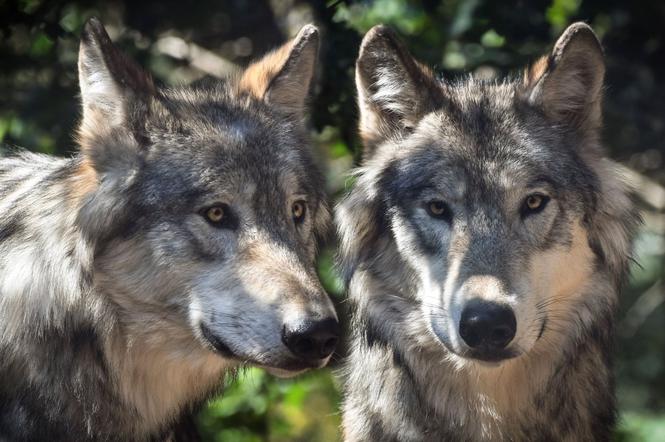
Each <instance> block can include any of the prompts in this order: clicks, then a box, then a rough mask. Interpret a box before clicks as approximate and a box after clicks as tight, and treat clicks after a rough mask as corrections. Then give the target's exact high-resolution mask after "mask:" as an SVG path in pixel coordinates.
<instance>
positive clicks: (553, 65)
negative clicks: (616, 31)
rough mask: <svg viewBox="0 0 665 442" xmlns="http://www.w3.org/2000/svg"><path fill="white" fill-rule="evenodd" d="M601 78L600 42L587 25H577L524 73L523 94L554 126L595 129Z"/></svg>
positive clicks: (598, 110) (603, 65)
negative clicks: (555, 124)
mask: <svg viewBox="0 0 665 442" xmlns="http://www.w3.org/2000/svg"><path fill="white" fill-rule="evenodd" d="M604 76H605V63H604V61H603V50H602V47H601V44H600V41H599V40H598V37H596V34H595V33H594V32H593V30H592V29H591V27H590V26H589V25H587V24H586V23H581V22H578V23H574V24H572V25H570V26H569V27H568V28H567V29H566V30H565V31H564V33H563V34H562V35H561V37H559V39H558V40H557V42H556V44H555V45H554V48H553V49H552V53H551V54H550V55H548V56H545V57H542V58H541V59H540V60H538V62H536V63H535V64H534V65H532V66H531V67H530V68H529V69H528V70H527V71H526V72H525V76H524V85H523V90H522V94H523V96H524V97H525V98H526V100H527V101H528V102H529V103H530V104H532V105H536V106H539V107H541V108H542V109H543V111H544V112H545V114H546V115H548V116H549V117H550V118H551V119H552V120H554V121H556V122H557V123H562V124H568V125H570V126H572V127H575V128H576V129H581V130H595V129H597V128H598V127H599V126H600V123H601V120H602V109H601V102H602V89H603V78H604Z"/></svg>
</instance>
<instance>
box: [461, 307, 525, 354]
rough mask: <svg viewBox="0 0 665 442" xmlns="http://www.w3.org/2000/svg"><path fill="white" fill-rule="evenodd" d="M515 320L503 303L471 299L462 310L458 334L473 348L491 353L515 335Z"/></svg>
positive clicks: (504, 345)
mask: <svg viewBox="0 0 665 442" xmlns="http://www.w3.org/2000/svg"><path fill="white" fill-rule="evenodd" d="M516 330H517V321H516V320H515V313H513V310H512V309H511V308H510V307H508V306H507V305H504V304H498V303H495V302H487V301H483V300H480V299H472V300H471V301H469V302H468V303H467V305H466V307H465V308H464V310H462V317H461V319H460V324H459V334H460V336H461V337H462V339H463V340H464V342H466V344H467V345H468V346H469V347H471V348H472V349H474V350H479V351H481V352H487V353H492V352H496V351H499V350H503V349H504V348H506V346H507V345H508V344H509V343H510V341H512V340H513V338H514V337H515V331H516Z"/></svg>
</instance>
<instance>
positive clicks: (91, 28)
mask: <svg viewBox="0 0 665 442" xmlns="http://www.w3.org/2000/svg"><path fill="white" fill-rule="evenodd" d="M78 69H79V86H80V88H81V100H82V104H83V120H82V122H81V127H80V131H79V134H80V141H81V145H82V148H83V149H84V151H85V150H86V149H87V148H88V147H89V146H88V145H89V144H91V140H92V139H93V138H94V137H95V136H96V135H97V134H100V133H104V132H107V131H108V130H110V129H111V128H114V127H120V126H126V127H127V128H128V129H129V130H130V131H131V132H135V129H137V128H138V125H139V123H138V122H140V121H141V115H140V114H141V109H142V108H145V103H146V100H145V98H146V97H147V96H150V95H153V94H154V92H155V86H154V84H153V82H152V79H151V77H150V76H149V75H148V74H146V73H145V72H144V71H143V70H142V69H141V68H140V67H139V66H138V65H136V64H135V63H134V62H132V61H131V60H129V59H128V58H127V57H125V55H124V54H123V53H122V52H120V50H118V48H116V47H115V46H114V45H113V43H112V42H111V39H110V38H109V36H108V34H107V33H106V30H105V29H104V26H103V25H102V23H101V22H100V21H99V20H97V19H96V18H94V17H93V18H91V19H89V20H88V22H87V23H86V24H85V27H84V29H83V33H82V34H81V46H80V48H79V60H78ZM134 122H136V124H135V123H134ZM135 135H136V134H135Z"/></svg>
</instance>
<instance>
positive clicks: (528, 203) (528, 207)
mask: <svg viewBox="0 0 665 442" xmlns="http://www.w3.org/2000/svg"><path fill="white" fill-rule="evenodd" d="M548 201H549V197H548V196H545V195H541V194H538V193H534V194H532V195H529V196H527V197H526V199H525V200H524V205H523V207H522V214H523V215H532V214H534V213H538V212H540V211H542V210H543V209H544V208H545V206H546V205H547V202H548Z"/></svg>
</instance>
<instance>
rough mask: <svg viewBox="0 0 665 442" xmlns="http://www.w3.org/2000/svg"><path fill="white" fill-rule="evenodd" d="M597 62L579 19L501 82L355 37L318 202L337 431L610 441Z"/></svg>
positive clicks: (605, 212) (619, 185)
mask: <svg viewBox="0 0 665 442" xmlns="http://www.w3.org/2000/svg"><path fill="white" fill-rule="evenodd" d="M604 72H605V68H604V61H603V50H602V48H601V44H600V42H599V40H598V38H597V37H596V35H595V34H594V32H593V30H592V29H591V28H590V27H589V26H588V25H586V24H584V23H575V24H573V25H571V26H570V27H568V28H567V29H566V30H565V32H563V34H562V35H561V37H560V38H559V39H558V40H557V41H556V44H555V45H554V48H553V50H552V52H551V53H550V54H548V55H546V56H544V57H543V58H541V59H540V60H538V61H537V62H536V63H534V64H533V65H532V66H530V67H528V68H527V69H526V70H525V71H524V74H523V75H519V76H514V77H511V78H507V79H505V80H501V81H489V80H480V79H477V78H474V77H472V76H470V77H466V78H463V79H459V80H453V81H447V80H445V79H439V78H437V77H435V76H434V75H433V73H432V72H431V71H430V70H429V69H428V68H427V67H425V66H424V65H423V64H421V63H420V62H418V61H416V60H415V59H414V58H413V57H412V56H411V55H410V54H409V53H408V51H407V49H406V48H405V46H404V45H403V44H402V43H401V42H400V41H399V39H398V38H397V36H396V35H395V34H394V32H392V31H391V30H390V29H388V28H386V27H383V26H378V27H375V28H373V29H372V30H370V31H369V32H368V34H367V35H366V36H365V37H364V39H363V42H362V45H361V48H360V54H359V57H358V60H357V64H356V85H357V89H358V103H359V108H360V133H361V136H362V139H363V142H364V151H363V160H362V164H361V166H360V167H359V168H358V170H357V172H356V173H355V184H354V187H353V188H352V190H350V192H349V193H348V195H347V196H346V197H345V199H344V200H343V201H342V202H341V203H340V204H339V206H338V210H337V214H336V222H337V224H338V230H339V236H340V244H341V245H340V248H341V249H340V265H341V269H342V271H343V274H344V278H345V281H346V284H347V287H348V297H349V302H350V304H351V306H352V309H353V311H354V312H353V318H352V326H351V330H352V336H351V338H350V351H349V356H348V361H347V363H346V368H345V372H344V379H345V387H344V389H345V392H344V403H343V427H344V437H345V440H346V441H441V440H450V441H582V440H584V441H592V440H595V441H606V440H609V438H610V435H611V431H612V427H613V425H614V422H615V418H616V412H615V399H614V394H613V375H612V341H613V334H614V332H613V328H614V311H615V307H616V304H617V294H618V291H619V288H620V286H621V284H622V281H623V280H624V279H625V277H626V275H627V272H628V264H629V260H630V256H631V241H632V238H633V236H634V233H635V230H636V228H637V226H638V224H639V215H638V214H637V211H636V209H635V208H634V207H633V202H632V197H631V192H630V189H629V188H627V186H626V185H625V184H624V183H623V180H622V177H621V176H620V175H619V174H618V172H617V170H616V168H615V167H614V166H613V163H612V162H611V161H610V160H609V159H607V158H606V156H604V154H603V150H602V147H601V133H600V131H601V124H602V111H601V109H602V106H601V102H602V92H603V77H604Z"/></svg>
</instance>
